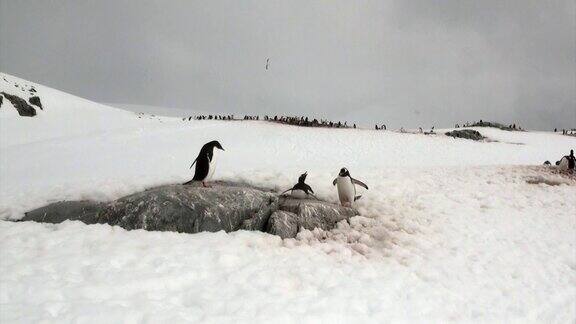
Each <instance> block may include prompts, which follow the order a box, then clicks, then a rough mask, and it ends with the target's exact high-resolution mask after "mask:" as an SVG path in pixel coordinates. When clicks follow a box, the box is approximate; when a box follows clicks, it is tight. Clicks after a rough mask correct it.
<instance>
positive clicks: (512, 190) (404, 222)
mask: <svg viewBox="0 0 576 324" xmlns="http://www.w3.org/2000/svg"><path fill="white" fill-rule="evenodd" d="M0 77H5V78H6V79H8V80H9V81H11V82H18V83H24V84H29V85H31V84H32V83H30V82H27V81H24V80H21V79H18V78H16V77H13V76H10V75H5V74H2V75H0ZM0 85H1V86H0V91H6V92H9V93H13V94H18V92H17V91H20V90H16V89H15V88H14V87H13V86H12V85H11V84H9V83H7V82H4V81H3V80H2V78H0ZM34 86H35V88H36V89H37V90H38V95H39V96H40V97H41V99H42V103H43V105H44V106H45V109H44V110H43V111H39V110H38V116H36V117H34V118H24V117H20V116H18V115H17V114H16V113H15V110H14V109H13V108H12V107H11V105H10V103H9V102H7V100H6V99H5V100H4V103H3V105H2V107H1V108H0V155H1V157H0V217H1V218H2V219H18V218H20V217H22V215H23V213H24V212H25V211H27V210H30V209H33V208H36V207H40V206H43V205H45V204H47V203H49V202H53V201H57V200H62V199H97V200H103V201H106V200H110V199H114V198H118V197H121V196H123V195H126V194H129V193H133V192H136V191H139V190H142V189H145V188H147V187H150V186H154V185H159V184H165V183H174V182H184V181H187V180H189V179H190V178H191V176H192V174H191V171H190V170H189V169H188V167H189V166H190V163H191V162H192V161H193V159H194V158H195V155H196V154H197V151H198V150H199V148H200V147H201V145H202V144H204V143H205V142H208V141H210V140H213V139H217V140H219V141H220V143H222V145H223V147H224V148H225V149H226V151H225V152H222V155H221V156H220V159H219V162H218V163H219V164H218V169H217V170H216V174H215V178H217V179H231V180H247V181H249V182H252V183H254V184H258V185H263V186H270V187H274V188H276V189H278V190H285V189H287V188H289V187H291V186H292V185H293V184H294V183H295V181H296V179H297V177H298V176H299V175H300V174H301V173H303V172H304V171H308V178H307V183H309V184H310V185H311V186H312V188H313V189H314V191H315V192H316V193H317V196H319V197H320V198H322V199H327V200H329V201H333V202H337V200H338V198H337V193H336V189H335V188H334V187H333V186H332V180H333V179H334V178H335V177H336V175H337V173H338V171H339V169H340V168H341V167H344V166H345V167H347V168H348V169H349V170H350V173H351V175H352V176H353V177H355V178H357V179H359V180H362V181H364V182H366V183H367V184H368V186H369V187H370V190H368V191H365V190H363V189H362V192H361V194H362V195H363V197H362V199H361V200H359V201H358V203H357V207H358V209H359V211H360V213H361V214H362V216H361V217H356V218H354V219H353V220H352V222H351V224H346V223H341V224H339V227H338V229H336V230H333V231H330V232H324V231H320V230H315V231H303V232H300V233H299V235H298V238H297V239H287V240H281V239H280V238H278V237H275V236H272V235H268V234H264V233H257V232H244V231H240V232H236V233H228V234H227V233H223V232H220V233H200V234H195V235H188V234H178V233H164V232H162V233H161V232H145V231H125V230H123V229H121V228H119V227H111V226H108V225H90V226H88V225H84V224H82V223H79V222H65V223H62V224H58V225H50V224H37V223H22V222H10V221H0V287H1V289H0V322H2V323H10V322H39V321H46V322H58V323H63V322H64V323H66V322H94V323H101V322H168V321H172V322H190V321H197V322H238V321H239V322H269V321H270V320H273V321H275V322H294V321H304V322H320V321H325V322H352V321H354V322H357V321H359V322H389V321H401V322H414V321H416V322H446V321H458V322H461V321H465V322H492V321H499V322H502V321H506V322H509V321H518V322H558V323H565V322H574V321H575V320H576V213H574V210H576V181H575V180H574V178H570V177H567V176H564V175H562V174H558V173H555V172H553V171H552V170H553V168H546V167H542V166H540V165H541V164H542V163H543V162H544V161H545V160H550V161H551V162H552V163H554V162H555V161H556V160H558V159H560V158H561V157H562V156H563V155H565V154H567V153H568V151H569V150H570V148H574V147H576V138H574V137H568V136H562V135H558V134H554V133H546V132H506V131H501V130H497V129H487V128H475V129H476V130H478V131H480V132H481V133H482V134H483V135H484V136H487V137H489V138H490V139H491V140H494V141H493V142H473V141H470V140H464V139H454V138H451V137H447V136H444V135H442V134H443V132H444V131H445V130H437V133H438V134H437V135H421V134H401V133H398V132H394V131H374V130H369V129H356V130H353V129H312V128H301V127H293V126H285V125H277V124H272V123H266V122H263V121H260V122H256V121H182V120H181V119H180V118H172V117H158V116H154V117H152V116H149V115H145V114H137V113H134V112H128V111H125V110H119V109H115V108H111V107H108V106H104V105H100V104H96V103H92V102H89V101H87V100H84V99H81V98H78V97H74V96H71V95H68V94H65V93H63V92H59V91H57V90H54V89H50V88H47V87H43V86H40V85H34ZM155 111H161V110H155ZM189 114H190V115H191V114H192V113H189Z"/></svg>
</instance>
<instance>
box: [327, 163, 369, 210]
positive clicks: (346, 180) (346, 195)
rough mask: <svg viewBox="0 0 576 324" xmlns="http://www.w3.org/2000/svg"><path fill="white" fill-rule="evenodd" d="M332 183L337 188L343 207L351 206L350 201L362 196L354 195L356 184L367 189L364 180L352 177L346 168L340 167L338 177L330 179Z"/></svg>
mask: <svg viewBox="0 0 576 324" xmlns="http://www.w3.org/2000/svg"><path fill="white" fill-rule="evenodd" d="M332 185H334V186H336V188H338V198H339V199H340V204H342V206H345V207H352V203H353V202H355V201H356V200H358V199H360V197H362V196H356V185H359V186H361V187H364V188H366V189H368V186H367V185H366V184H365V183H364V182H362V181H360V180H357V179H354V178H352V177H351V176H350V172H349V171H348V169H346V168H342V169H340V173H338V177H336V179H334V181H332Z"/></svg>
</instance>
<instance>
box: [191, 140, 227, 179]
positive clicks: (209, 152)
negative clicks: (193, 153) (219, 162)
mask: <svg viewBox="0 0 576 324" xmlns="http://www.w3.org/2000/svg"><path fill="white" fill-rule="evenodd" d="M214 148H217V149H220V150H222V151H224V148H222V145H220V143H219V142H218V141H212V142H208V143H206V144H204V146H202V148H201V149H200V153H198V157H196V160H194V162H193V163H192V165H190V169H192V166H194V164H196V170H194V178H192V180H190V181H188V182H186V183H185V184H191V183H193V182H194V181H200V182H202V186H204V187H208V185H207V184H206V182H207V181H209V180H210V179H212V176H213V175H214V171H215V170H216V154H215V153H216V152H215V151H214Z"/></svg>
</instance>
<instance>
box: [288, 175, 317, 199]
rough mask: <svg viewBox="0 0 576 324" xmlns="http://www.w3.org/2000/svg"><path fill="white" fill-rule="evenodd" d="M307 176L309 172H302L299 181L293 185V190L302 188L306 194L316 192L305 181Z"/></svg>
mask: <svg viewBox="0 0 576 324" xmlns="http://www.w3.org/2000/svg"><path fill="white" fill-rule="evenodd" d="M306 176H308V172H304V173H302V174H301V175H300V177H299V178H298V183H297V184H295V185H294V187H292V190H302V191H304V192H305V193H306V194H308V193H309V192H311V193H314V190H312V187H310V186H309V185H307V184H306V183H305V181H306Z"/></svg>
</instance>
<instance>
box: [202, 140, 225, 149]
mask: <svg viewBox="0 0 576 324" xmlns="http://www.w3.org/2000/svg"><path fill="white" fill-rule="evenodd" d="M206 146H207V147H210V148H214V147H215V148H217V149H220V150H222V151H224V148H223V147H222V145H220V142H218V141H212V142H208V143H206Z"/></svg>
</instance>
